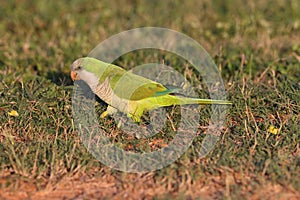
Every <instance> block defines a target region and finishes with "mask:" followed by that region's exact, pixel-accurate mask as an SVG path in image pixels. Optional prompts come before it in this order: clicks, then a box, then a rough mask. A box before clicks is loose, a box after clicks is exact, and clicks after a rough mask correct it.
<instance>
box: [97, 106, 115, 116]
mask: <svg viewBox="0 0 300 200" xmlns="http://www.w3.org/2000/svg"><path fill="white" fill-rule="evenodd" d="M116 112H118V110H117V109H116V108H114V107H111V106H107V109H106V111H104V112H103V113H101V115H100V118H105V117H106V116H108V115H113V114H115V113H116Z"/></svg>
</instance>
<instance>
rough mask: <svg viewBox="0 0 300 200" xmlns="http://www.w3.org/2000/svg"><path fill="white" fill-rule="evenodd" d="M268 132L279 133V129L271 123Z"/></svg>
mask: <svg viewBox="0 0 300 200" xmlns="http://www.w3.org/2000/svg"><path fill="white" fill-rule="evenodd" d="M268 132H269V133H272V134H274V135H276V134H278V133H279V129H278V128H275V126H273V125H271V126H270V127H269V130H268Z"/></svg>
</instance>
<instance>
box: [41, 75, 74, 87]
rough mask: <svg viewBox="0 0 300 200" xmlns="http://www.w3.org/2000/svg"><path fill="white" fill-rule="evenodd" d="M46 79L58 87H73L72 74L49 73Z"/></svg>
mask: <svg viewBox="0 0 300 200" xmlns="http://www.w3.org/2000/svg"><path fill="white" fill-rule="evenodd" d="M46 78H47V79H48V80H50V81H51V82H52V83H55V84H56V85H58V86H70V85H73V81H72V79H71V77H70V74H68V73H63V72H61V71H49V72H48V73H47V75H46Z"/></svg>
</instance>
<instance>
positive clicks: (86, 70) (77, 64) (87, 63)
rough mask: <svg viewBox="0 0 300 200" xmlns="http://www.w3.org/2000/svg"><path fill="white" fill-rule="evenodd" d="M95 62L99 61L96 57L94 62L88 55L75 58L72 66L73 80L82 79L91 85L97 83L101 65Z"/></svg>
mask: <svg viewBox="0 0 300 200" xmlns="http://www.w3.org/2000/svg"><path fill="white" fill-rule="evenodd" d="M92 61H93V60H92ZM95 62H97V60H96V59H95V61H94V62H91V59H90V58H87V57H86V58H79V59H77V60H75V61H74V62H73V64H72V66H71V78H72V80H73V81H75V80H82V81H84V82H86V83H87V84H88V85H89V86H90V87H91V86H95V85H97V84H98V82H99V77H97V76H96V74H97V70H98V69H99V66H98V65H97V63H95Z"/></svg>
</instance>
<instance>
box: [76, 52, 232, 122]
mask: <svg viewBox="0 0 300 200" xmlns="http://www.w3.org/2000/svg"><path fill="white" fill-rule="evenodd" d="M72 72H75V73H76V75H77V78H78V79H81V80H83V81H85V82H86V83H87V84H88V85H89V86H90V87H91V89H92V90H93V92H94V93H95V94H96V95H97V96H99V98H101V99H102V100H104V101H105V102H106V103H107V104H108V105H109V107H108V109H107V111H106V112H105V113H103V114H102V117H105V116H106V115H107V114H113V113H114V112H116V111H117V110H119V111H121V112H123V113H127V115H128V116H129V117H131V118H132V119H133V120H134V121H137V122H138V121H140V118H141V116H142V114H143V113H144V111H147V110H152V109H156V108H159V107H163V106H171V105H183V104H231V102H229V101H223V100H211V99H197V98H188V97H183V96H175V95H173V93H174V90H172V89H168V88H167V87H165V86H164V85H162V84H160V83H157V82H155V81H152V80H150V79H147V78H144V77H142V76H139V75H136V74H133V73H132V72H127V71H126V70H124V69H122V68H120V67H118V66H116V65H113V64H108V63H105V62H102V61H99V60H97V59H95V58H89V57H86V58H80V59H78V60H76V61H75V62H74V63H73V65H72Z"/></svg>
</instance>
